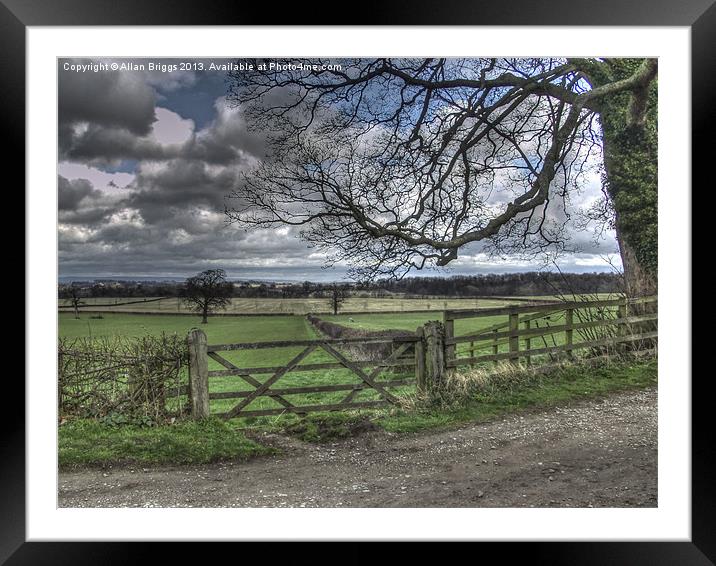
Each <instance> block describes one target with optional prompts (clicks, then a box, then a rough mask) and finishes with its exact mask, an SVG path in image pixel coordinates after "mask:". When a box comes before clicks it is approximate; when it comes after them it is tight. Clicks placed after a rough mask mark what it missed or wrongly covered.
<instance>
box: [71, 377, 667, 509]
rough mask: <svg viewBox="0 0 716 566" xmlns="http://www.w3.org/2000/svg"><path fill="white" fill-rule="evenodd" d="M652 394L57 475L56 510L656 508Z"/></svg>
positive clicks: (275, 441)
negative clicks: (250, 453)
mask: <svg viewBox="0 0 716 566" xmlns="http://www.w3.org/2000/svg"><path fill="white" fill-rule="evenodd" d="M656 408H657V392H656V389H648V390H642V391H635V392H629V393H621V394H615V395H612V396H610V397H608V398H605V399H598V400H591V401H587V402H581V403H578V404H572V405H570V406H565V407H559V408H555V409H551V410H548V411H543V412H539V413H533V414H526V415H522V416H511V417H509V418H505V419H502V420H498V421H495V422H492V423H487V424H473V425H467V426H463V427H460V428H458V429H453V430H449V431H440V432H428V433H421V434H413V435H394V434H389V433H386V432H383V431H369V432H365V433H363V434H360V435H357V436H355V437H353V438H350V439H348V440H343V441H339V442H335V443H329V444H323V445H310V444H304V443H301V442H299V441H296V440H292V439H288V438H285V437H274V436H271V437H269V436H266V437H260V438H259V439H258V440H260V441H263V442H266V443H272V444H274V445H276V446H278V447H279V448H281V453H280V454H278V455H276V456H270V457H264V458H258V459H255V460H252V461H249V462H224V463H218V464H209V465H201V466H185V467H161V468H149V469H142V468H121V469H110V470H97V469H92V470H81V471H72V472H62V473H60V476H59V506H60V507H656V505H657V410H656Z"/></svg>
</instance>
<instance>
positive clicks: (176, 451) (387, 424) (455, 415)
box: [59, 359, 657, 468]
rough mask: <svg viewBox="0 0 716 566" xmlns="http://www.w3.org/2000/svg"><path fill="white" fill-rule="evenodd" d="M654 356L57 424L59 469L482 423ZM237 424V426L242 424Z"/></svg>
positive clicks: (566, 397) (193, 459) (600, 382)
mask: <svg viewBox="0 0 716 566" xmlns="http://www.w3.org/2000/svg"><path fill="white" fill-rule="evenodd" d="M656 383H657V362H656V360H655V359H650V360H630V361H618V362H609V363H604V364H602V365H598V366H585V365H573V366H566V367H564V368H561V369H559V370H556V371H554V372H551V373H549V374H539V373H536V372H530V371H524V372H515V371H512V372H509V373H506V374H504V375H499V374H498V375H488V376H487V377H486V375H485V374H473V375H471V374H470V373H462V374H458V375H457V377H456V381H454V382H453V384H452V385H453V386H454V389H453V390H452V391H451V393H450V394H449V395H443V396H441V397H440V398H433V399H428V400H425V399H422V400H417V399H413V400H411V401H410V402H409V403H408V405H410V406H409V407H408V408H407V409H386V410H382V411H361V412H358V411H356V412H336V413H315V414H311V415H308V416H307V417H306V418H304V419H299V418H297V417H296V416H295V415H285V416H281V417H278V418H272V419H270V420H263V419H257V420H256V421H255V422H252V423H251V424H248V425H247V423H246V422H242V421H239V420H235V421H222V420H219V419H209V420H207V421H205V422H202V423H196V422H192V421H186V422H180V423H178V424H174V425H166V426H154V427H140V426H136V425H124V426H110V425H108V424H102V423H98V422H96V421H74V422H70V423H66V424H64V425H62V426H61V427H60V434H59V460H60V467H62V468H67V467H72V466H81V465H108V464H111V463H136V464H139V465H142V464H147V465H152V464H189V463H207V462H212V461H218V460H225V459H243V458H249V457H253V456H256V455H260V454H266V453H270V452H271V451H272V450H273V449H271V448H268V447H264V446H261V445H259V444H257V443H255V442H253V441H252V440H250V439H248V438H247V437H246V436H245V434H244V432H243V430H252V431H257V430H264V431H270V432H278V433H284V434H290V435H293V436H295V437H297V438H300V439H301V440H304V441H307V442H325V441H330V440H335V439H339V438H344V437H347V436H351V435H354V434H357V433H360V432H362V431H365V430H371V429H377V428H380V429H383V430H387V431H390V432H397V433H410V432H417V431H421V430H426V429H435V428H448V427H451V426H457V425H460V424H464V423H468V422H485V421H489V420H492V419H495V418H498V417H501V416H503V415H507V414H511V413H519V412H525V411H530V410H537V409H542V408H548V407H551V406H555V405H560V404H564V403H567V402H569V401H573V400H580V399H586V398H593V397H599V396H603V395H606V394H608V393H611V392H616V391H625V390H630V389H639V388H644V387H649V386H653V385H656ZM242 429H243V430H242Z"/></svg>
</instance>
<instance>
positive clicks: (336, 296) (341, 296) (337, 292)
mask: <svg viewBox="0 0 716 566" xmlns="http://www.w3.org/2000/svg"><path fill="white" fill-rule="evenodd" d="M329 293H330V295H329V298H330V301H331V310H332V311H333V314H334V315H336V314H338V310H339V309H340V308H341V305H342V304H343V303H344V302H345V300H346V299H347V298H348V289H346V287H345V286H343V285H333V286H332V287H331V288H330V290H329Z"/></svg>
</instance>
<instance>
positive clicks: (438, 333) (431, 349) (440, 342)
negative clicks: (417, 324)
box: [423, 320, 447, 390]
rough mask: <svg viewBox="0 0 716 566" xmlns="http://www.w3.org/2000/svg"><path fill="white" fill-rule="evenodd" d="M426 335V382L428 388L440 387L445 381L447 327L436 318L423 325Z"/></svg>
mask: <svg viewBox="0 0 716 566" xmlns="http://www.w3.org/2000/svg"><path fill="white" fill-rule="evenodd" d="M423 333H424V335H425V383H426V385H427V388H428V389H431V390H434V389H437V388H439V387H440V386H441V385H442V383H443V382H444V381H445V375H446V373H447V362H446V359H445V327H444V326H443V324H442V323H441V322H438V321H436V320H433V321H430V322H428V323H427V324H425V326H423Z"/></svg>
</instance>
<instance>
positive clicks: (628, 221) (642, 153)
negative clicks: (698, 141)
mask: <svg viewBox="0 0 716 566" xmlns="http://www.w3.org/2000/svg"><path fill="white" fill-rule="evenodd" d="M620 64H623V65H624V66H625V69H624V72H629V71H630V70H629V68H628V65H629V61H628V60H626V61H623V63H622V62H620ZM656 112H657V108H656V81H655V80H654V81H653V82H652V83H651V84H649V85H647V86H645V87H644V88H643V89H642V90H640V91H637V92H632V93H624V94H623V95H621V96H619V97H614V98H613V99H610V100H609V101H608V102H606V103H605V104H604V105H603V107H602V108H601V109H600V121H601V124H602V135H603V142H604V143H603V150H604V169H605V179H604V181H605V183H604V184H605V188H606V191H607V194H608V195H609V198H610V200H611V203H612V205H613V206H614V213H615V214H614V228H615V230H616V234H617V241H618V242H619V250H620V253H621V259H622V265H623V267H624V279H625V284H626V289H625V292H626V294H627V296H628V297H632V298H635V297H645V296H649V295H655V294H656V293H657V288H658V286H657V279H658V262H657V255H658V240H657V237H658V229H657V228H658V212H657V204H658V203H657V201H658V192H657V172H658V163H657V128H656Z"/></svg>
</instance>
